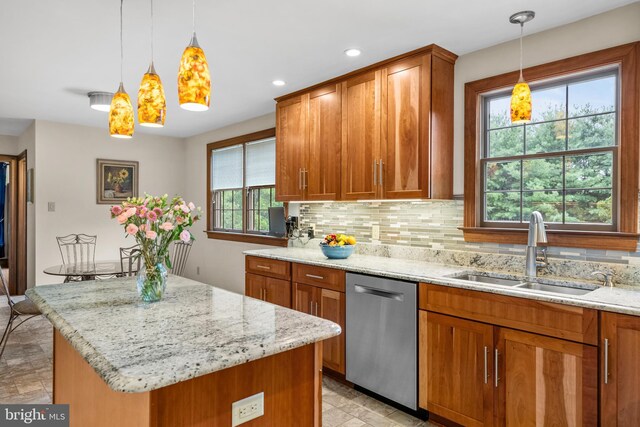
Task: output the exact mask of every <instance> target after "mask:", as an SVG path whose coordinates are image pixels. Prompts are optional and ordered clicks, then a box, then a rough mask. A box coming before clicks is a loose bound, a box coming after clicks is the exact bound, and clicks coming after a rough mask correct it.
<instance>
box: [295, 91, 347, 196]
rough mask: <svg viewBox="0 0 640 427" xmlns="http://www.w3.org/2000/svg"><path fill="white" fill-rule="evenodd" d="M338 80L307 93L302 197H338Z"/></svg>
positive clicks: (339, 125)
mask: <svg viewBox="0 0 640 427" xmlns="http://www.w3.org/2000/svg"><path fill="white" fill-rule="evenodd" d="M340 95H341V86H340V84H336V85H330V86H327V87H324V88H320V89H316V90H314V91H313V92H311V93H310V94H309V119H308V123H309V150H308V157H307V166H306V172H305V173H306V176H305V181H304V182H305V183H306V184H307V194H306V199H305V200H338V199H339V198H340V170H341V166H342V165H341V163H340V157H341V152H340V151H341V148H342V144H341V140H340V138H341V137H342V99H341V96H340Z"/></svg>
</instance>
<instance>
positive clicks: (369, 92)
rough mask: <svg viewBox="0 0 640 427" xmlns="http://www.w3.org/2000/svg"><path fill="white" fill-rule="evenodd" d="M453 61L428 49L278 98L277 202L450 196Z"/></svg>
mask: <svg viewBox="0 0 640 427" xmlns="http://www.w3.org/2000/svg"><path fill="white" fill-rule="evenodd" d="M456 58H457V57H456V55H454V54H452V53H451V52H448V51H446V50H444V49H442V48H440V47H438V46H435V45H430V46H427V47H425V48H422V49H418V50H416V51H413V52H409V53H407V54H404V55H400V56H398V57H395V58H391V59H389V60H386V61H382V62H380V63H377V64H374V65H371V66H369V67H366V68H364V69H361V70H357V71H354V72H352V73H349V74H347V75H345V76H342V77H338V78H335V79H333V80H331V81H329V82H325V83H322V84H319V85H316V86H314V87H312V88H309V89H305V90H302V91H299V92H296V93H294V94H289V95H286V96H283V97H281V98H278V99H277V101H278V104H277V125H276V145H278V146H279V145H282V146H288V145H295V147H282V148H280V149H278V150H277V152H278V155H280V153H282V155H284V156H285V160H284V161H283V164H284V165H285V166H286V167H285V169H283V170H280V168H279V167H278V172H277V175H276V197H277V199H278V200H282V201H285V200H358V199H400V198H422V199H426V198H438V199H446V198H451V197H453V72H454V63H455V60H456ZM305 108H307V117H306V118H304V119H302V118H300V117H301V115H304V109H305ZM288 117H293V118H295V119H293V120H292V119H288ZM291 123H295V125H296V126H291ZM302 124H304V126H306V127H307V134H306V139H305V138H303V137H296V136H295V135H300V134H301V132H302V133H304V132H303V131H302V130H301V128H299V127H298V126H297V125H302ZM281 127H282V129H280V128H281ZM292 129H294V130H293V131H292ZM292 135H294V136H292ZM299 141H306V142H302V143H301V144H302V145H303V146H306V149H305V152H306V154H304V155H299V154H298V152H297V151H296V150H298V148H299V147H300V145H299V144H300V142H299ZM291 159H297V160H299V161H300V162H302V163H298V164H296V162H295V161H292V160H291ZM294 164H296V166H295V167H294V166H290V165H294ZM327 165H329V167H327ZM296 168H297V169H296ZM296 171H297V173H298V174H299V177H300V178H299V179H298V181H296V180H295V179H294V178H292V174H294V173H295V172H296ZM295 183H298V187H297V190H296V188H294V187H295V185H294V184H295ZM280 186H282V187H283V188H282V189H281V190H279V189H278V187H280Z"/></svg>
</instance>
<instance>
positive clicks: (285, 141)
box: [276, 96, 308, 201]
mask: <svg viewBox="0 0 640 427" xmlns="http://www.w3.org/2000/svg"><path fill="white" fill-rule="evenodd" d="M307 101H308V97H307V96H297V97H295V98H291V99H288V100H286V101H283V102H279V103H278V105H277V106H276V199H277V200H280V201H289V200H302V199H303V194H304V179H305V176H304V173H305V162H306V156H307V139H308V129H307V112H308V102H307Z"/></svg>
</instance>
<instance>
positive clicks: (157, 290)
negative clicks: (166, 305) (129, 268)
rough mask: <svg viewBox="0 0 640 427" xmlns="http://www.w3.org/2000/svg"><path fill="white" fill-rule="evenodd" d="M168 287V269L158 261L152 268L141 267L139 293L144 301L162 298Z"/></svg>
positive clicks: (138, 282) (138, 284) (154, 300)
mask: <svg viewBox="0 0 640 427" xmlns="http://www.w3.org/2000/svg"><path fill="white" fill-rule="evenodd" d="M166 287H167V269H166V268H165V266H164V264H162V263H158V264H156V265H155V266H153V267H151V268H141V269H140V271H139V272H138V276H137V288H138V295H139V296H140V298H141V299H142V301H144V302H156V301H160V300H161V299H162V295H164V290H165V289H166Z"/></svg>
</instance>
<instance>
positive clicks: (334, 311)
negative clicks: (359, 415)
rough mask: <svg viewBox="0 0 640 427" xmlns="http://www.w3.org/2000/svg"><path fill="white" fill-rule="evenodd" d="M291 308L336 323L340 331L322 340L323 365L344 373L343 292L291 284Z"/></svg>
mask: <svg viewBox="0 0 640 427" xmlns="http://www.w3.org/2000/svg"><path fill="white" fill-rule="evenodd" d="M293 308H294V309H296V310H298V311H302V312H303V313H307V314H311V315H313V316H318V317H322V318H323V319H327V320H330V321H332V322H334V323H337V324H338V325H340V327H341V328H342V331H343V332H342V333H341V334H340V335H338V336H337V337H333V338H329V339H328V340H325V341H323V346H322V351H323V355H322V362H323V365H324V366H325V367H327V368H329V369H331V370H333V371H335V372H338V373H340V374H344V373H345V358H346V356H345V335H344V328H345V310H346V309H345V294H344V292H338V291H334V290H331V289H326V288H321V287H318V286H312V285H307V284H303V283H297V282H296V283H294V284H293Z"/></svg>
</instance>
